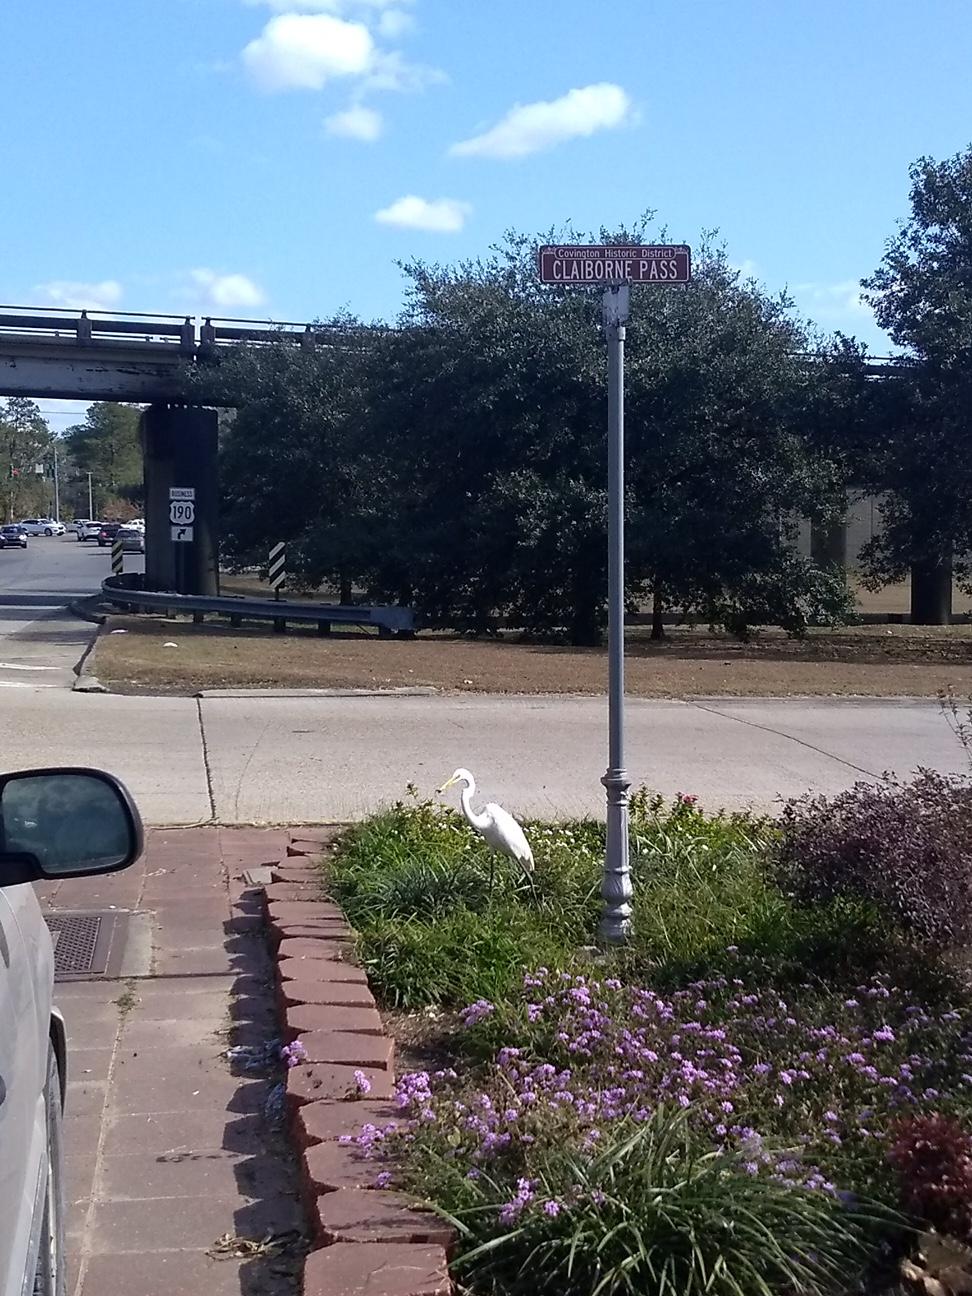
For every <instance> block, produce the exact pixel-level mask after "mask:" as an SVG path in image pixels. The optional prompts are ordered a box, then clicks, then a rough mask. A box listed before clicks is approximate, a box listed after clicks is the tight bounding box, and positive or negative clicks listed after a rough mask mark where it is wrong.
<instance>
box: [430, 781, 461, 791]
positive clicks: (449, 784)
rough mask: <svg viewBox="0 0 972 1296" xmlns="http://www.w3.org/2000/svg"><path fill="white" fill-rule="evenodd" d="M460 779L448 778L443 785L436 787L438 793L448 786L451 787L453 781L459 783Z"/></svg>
mask: <svg viewBox="0 0 972 1296" xmlns="http://www.w3.org/2000/svg"><path fill="white" fill-rule="evenodd" d="M458 781H459V780H458V779H454V778H451V779H446V781H445V782H444V783H443V784H442V786H441V787H437V788H436V789H435V791H436V795H438V794H439V793H440V792H444V791H445V790H446V788H451V787H452V785H453V783H457V782H458Z"/></svg>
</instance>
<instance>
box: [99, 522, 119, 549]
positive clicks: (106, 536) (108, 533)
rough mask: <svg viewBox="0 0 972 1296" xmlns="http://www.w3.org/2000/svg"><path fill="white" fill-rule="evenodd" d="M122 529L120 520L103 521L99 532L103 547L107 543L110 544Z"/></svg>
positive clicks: (100, 543)
mask: <svg viewBox="0 0 972 1296" xmlns="http://www.w3.org/2000/svg"><path fill="white" fill-rule="evenodd" d="M120 530H121V523H120V522H102V524H101V529H100V531H99V532H98V544H99V545H100V546H101V548H102V549H103V548H104V547H105V545H110V544H111V542H112V540H114V538H115V536H116V535H117V534H118V532H119V531H120Z"/></svg>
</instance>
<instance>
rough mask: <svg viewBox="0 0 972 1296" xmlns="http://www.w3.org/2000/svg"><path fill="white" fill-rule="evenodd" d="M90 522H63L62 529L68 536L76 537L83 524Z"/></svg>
mask: <svg viewBox="0 0 972 1296" xmlns="http://www.w3.org/2000/svg"><path fill="white" fill-rule="evenodd" d="M90 521H91V519H90V518H75V519H74V521H73V522H65V524H64V527H65V530H66V531H67V532H68V534H70V535H77V534H78V532H79V531H80V530H81V528H82V527H83V526H84V524H85V523H86V522H90Z"/></svg>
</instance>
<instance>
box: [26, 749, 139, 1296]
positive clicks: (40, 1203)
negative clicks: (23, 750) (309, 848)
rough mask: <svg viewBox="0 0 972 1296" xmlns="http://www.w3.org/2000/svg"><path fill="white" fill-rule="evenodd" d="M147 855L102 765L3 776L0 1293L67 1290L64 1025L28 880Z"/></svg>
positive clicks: (41, 1294)
mask: <svg viewBox="0 0 972 1296" xmlns="http://www.w3.org/2000/svg"><path fill="white" fill-rule="evenodd" d="M141 852H142V824H141V820H140V819H139V815H138V811H137V809H136V808H135V805H134V803H133V802H132V799H131V797H130V796H129V795H128V792H127V791H126V789H125V788H124V786H123V785H122V784H121V783H119V781H118V780H117V779H116V778H114V777H113V776H112V775H110V774H104V773H102V772H101V771H99V770H85V769H61V770H58V769H47V770H22V771H20V772H18V773H16V774H5V775H2V776H0V1203H2V1209H0V1296H65V1292H66V1290H67V1268H66V1260H67V1257H66V1254H65V1238H64V1227H65V1221H64V1173H63V1156H64V1148H63V1135H62V1126H61V1121H62V1111H63V1106H64V1095H65V1093H66V1090H67V1074H68V1073H67V1066H68V1059H67V1056H66V1053H67V1049H66V1042H65V1041H66V1032H65V1028H64V1021H63V1018H62V1017H61V1015H60V1013H59V1012H58V1010H57V1008H56V1007H55V1006H54V947H53V944H52V941H51V936H50V933H49V931H48V929H47V926H46V924H45V922H44V919H43V916H42V914H41V909H40V905H39V904H38V901H37V897H36V895H35V893H34V888H33V887H32V886H31V883H32V882H35V881H39V880H41V879H44V878H64V877H81V876H86V875H88V874H93V873H111V872H114V871H115V870H117V869H122V868H126V867H127V866H128V865H129V864H132V863H134V861H135V860H136V859H138V857H139V855H140V854H141Z"/></svg>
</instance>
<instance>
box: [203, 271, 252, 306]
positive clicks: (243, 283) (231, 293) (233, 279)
mask: <svg viewBox="0 0 972 1296" xmlns="http://www.w3.org/2000/svg"><path fill="white" fill-rule="evenodd" d="M189 278H190V280H191V281H192V284H193V286H194V288H195V289H196V291H197V293H198V294H199V296H200V297H201V298H202V300H203V302H204V303H205V304H206V305H207V306H209V307H212V308H213V309H216V308H220V309H223V308H227V309H228V308H230V307H238V306H260V305H261V304H262V303H263V302H264V301H265V300H266V299H265V297H264V294H263V290H262V289H261V288H259V287H258V286H257V285H256V284H255V283H254V282H253V280H252V279H248V278H247V276H246V275H242V274H218V273H217V272H216V271H215V270H208V269H206V268H200V269H198V270H191V271H190V272H189Z"/></svg>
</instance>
